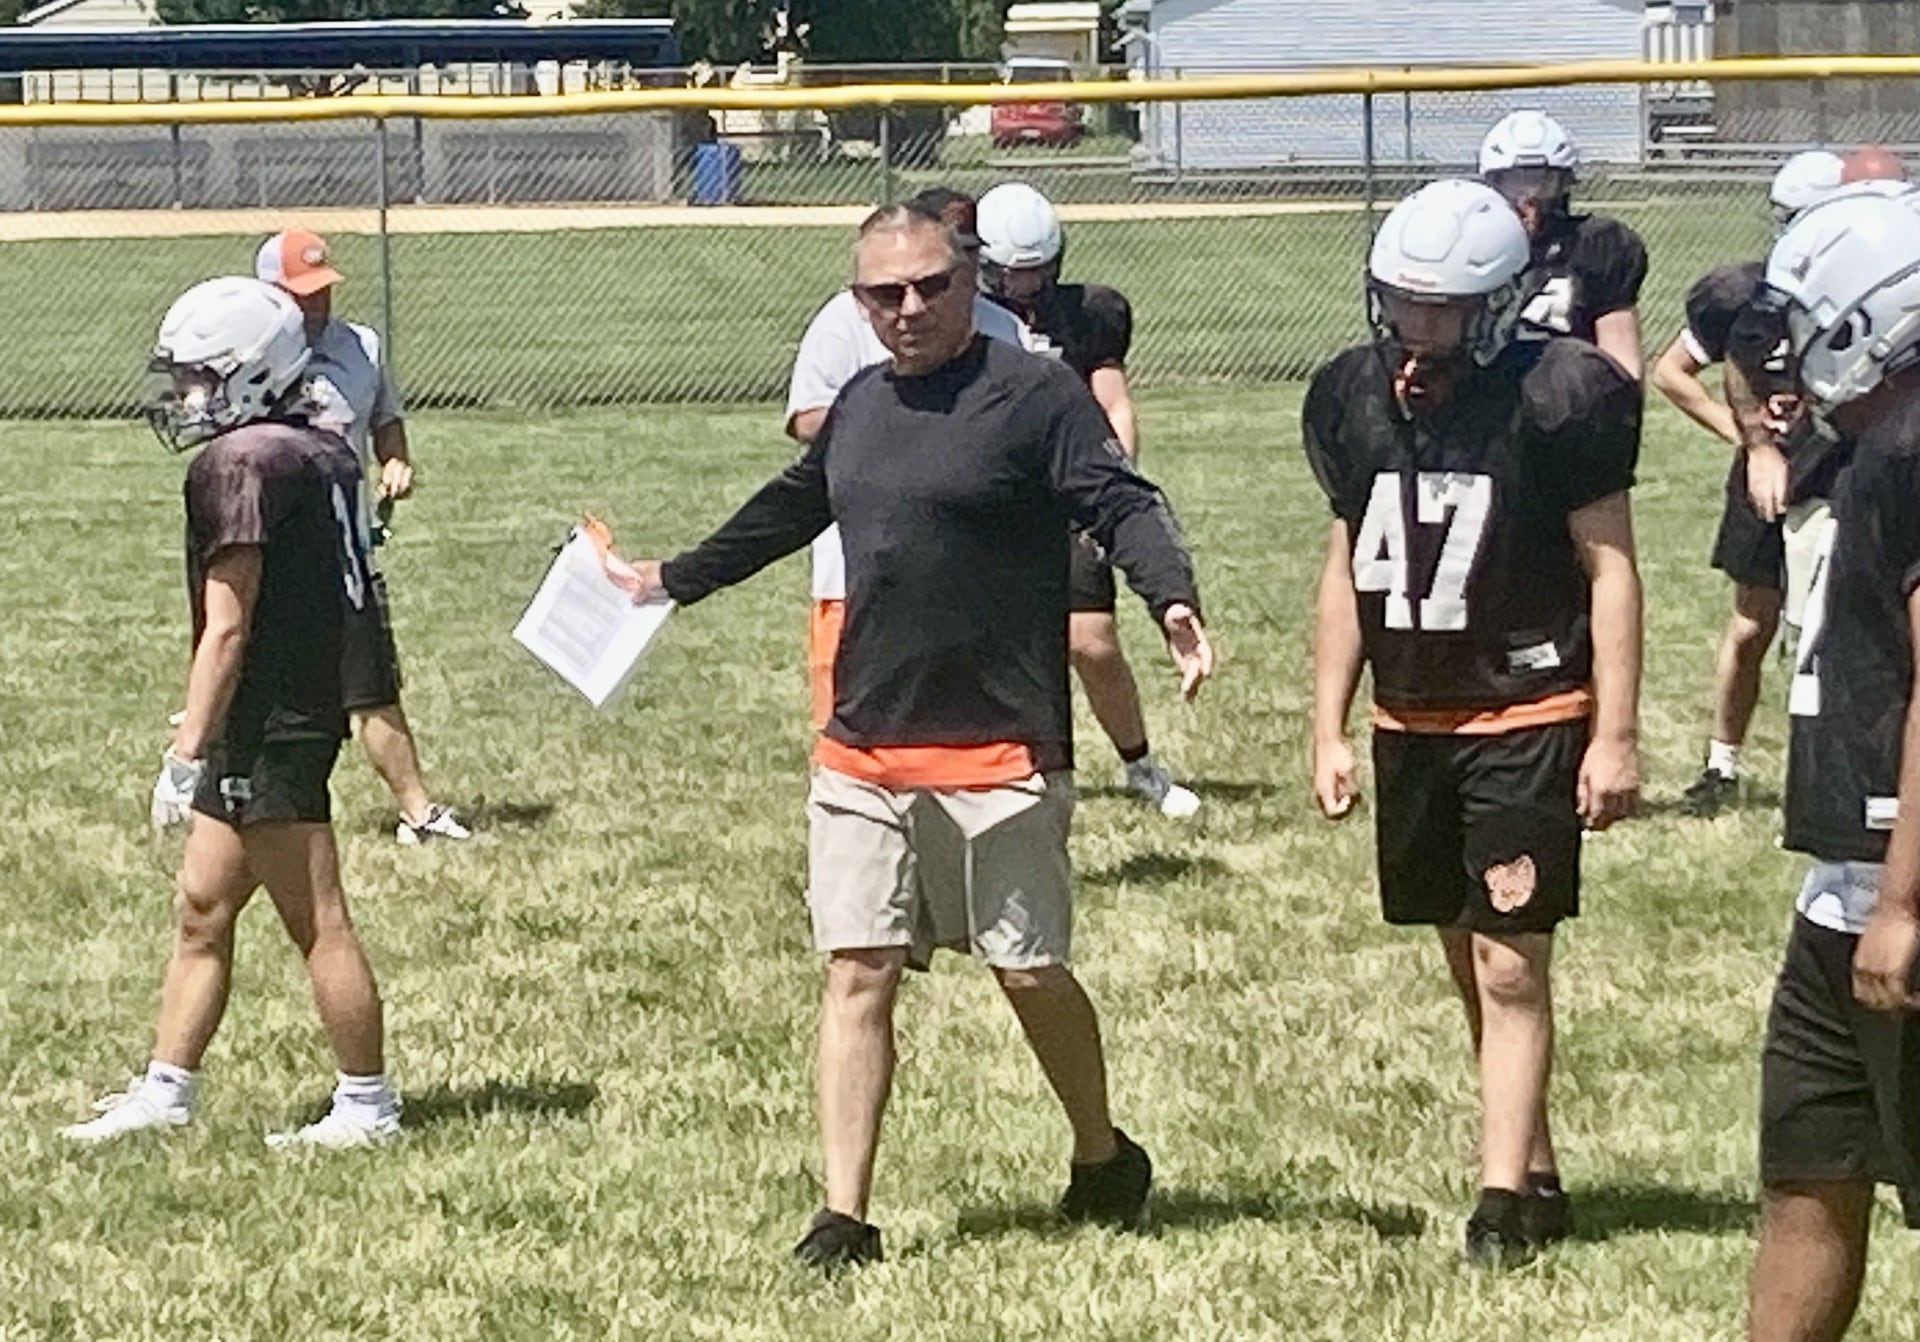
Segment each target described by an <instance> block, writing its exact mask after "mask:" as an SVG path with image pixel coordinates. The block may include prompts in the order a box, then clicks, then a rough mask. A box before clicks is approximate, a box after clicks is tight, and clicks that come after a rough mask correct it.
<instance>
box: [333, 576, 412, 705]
mask: <svg viewBox="0 0 1920 1342" xmlns="http://www.w3.org/2000/svg"><path fill="white" fill-rule="evenodd" d="M340 700H341V703H342V705H343V706H344V707H345V708H346V710H347V711H348V712H349V713H354V712H358V711H359V710H361V709H363V708H385V707H386V706H387V705H388V704H397V703H399V702H400V654H399V652H398V650H396V649H395V648H394V646H393V623H392V621H391V620H390V619H388V617H387V580H386V578H385V576H384V575H382V574H379V573H376V574H374V575H373V586H372V587H371V588H370V589H369V590H368V592H367V601H366V604H365V605H364V606H362V607H361V608H360V609H359V610H349V611H348V612H347V618H346V622H345V627H344V628H343V629H342V630H341V635H340Z"/></svg>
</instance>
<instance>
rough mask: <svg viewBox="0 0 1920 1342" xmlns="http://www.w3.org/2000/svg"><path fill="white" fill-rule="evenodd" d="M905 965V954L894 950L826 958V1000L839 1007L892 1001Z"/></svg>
mask: <svg viewBox="0 0 1920 1342" xmlns="http://www.w3.org/2000/svg"><path fill="white" fill-rule="evenodd" d="M905 965H906V953H905V952H904V951H899V950H894V949H892V948H885V949H880V948H871V949H862V950H846V951H835V952H833V953H832V954H831V955H829V956H828V957H827V983H826V995H827V1000H828V1001H829V1002H832V1003H835V1004H837V1005H840V1006H870V1005H873V1004H876V1003H879V1002H882V1001H885V1000H890V999H891V998H892V996H893V991H894V989H895V988H896V987H897V986H898V985H899V983H900V974H901V971H902V969H904V968H905Z"/></svg>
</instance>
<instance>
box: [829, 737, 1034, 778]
mask: <svg viewBox="0 0 1920 1342" xmlns="http://www.w3.org/2000/svg"><path fill="white" fill-rule="evenodd" d="M813 762H814V763H815V764H817V765H819V766H820V767H821V768H823V769H832V770H833V771H834V772H835V773H843V774H847V775H849V776H850V777H853V778H858V779H861V780H862V781H864V782H868V783H878V784H879V785H880V786H881V787H887V788H893V789H895V790H898V791H910V790H913V789H916V788H927V789H933V790H945V789H953V788H977V787H1000V786H1002V785H1003V784H1006V783H1017V782H1019V781H1020V780H1021V779H1023V778H1031V777H1032V776H1033V775H1034V773H1035V772H1036V770H1035V769H1034V765H1033V752H1032V751H1031V750H1029V749H1027V747H1025V746H1023V745H1020V744H1018V743H1016V742H1013V741H995V742H992V743H990V744H987V745H979V746H875V747H874V748H873V749H871V750H862V749H861V748H860V747H858V746H850V745H848V744H847V743H846V742H844V741H836V740H834V739H833V738H832V737H831V736H822V737H820V738H819V739H818V740H817V741H815V742H814V745H813Z"/></svg>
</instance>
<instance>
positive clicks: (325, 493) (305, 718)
mask: <svg viewBox="0 0 1920 1342" xmlns="http://www.w3.org/2000/svg"><path fill="white" fill-rule="evenodd" d="M359 489H360V462H359V459H358V457H356V456H355V455H354V451H353V449H352V448H351V447H349V446H348V445H347V443H346V442H345V441H344V440H343V439H340V438H337V437H335V436H334V435H332V434H330V433H323V432H321V431H319V430H317V429H310V428H305V427H301V426H296V425H292V424H277V423H254V424H248V425H244V426H243V427H241V428H238V429H234V430H231V431H230V432H227V433H224V434H222V435H220V437H218V438H215V439H214V440H213V441H212V442H210V443H208V444H207V446H206V447H204V448H203V449H201V451H200V454H199V456H197V457H195V458H194V461H193V464H192V465H191V466H189V467H188V468H187V479H186V486H185V491H186V504H187V588H188V594H189V600H190V602H191V605H192V611H193V639H194V643H195V645H196V646H198V644H199V641H200V635H201V633H202V632H203V631H204V629H205V628H206V609H205V604H204V598H205V593H204V587H205V579H206V572H207V568H208V566H209V565H210V564H211V563H212V562H213V560H214V558H215V557H216V556H218V555H219V554H220V552H221V551H223V550H227V549H230V548H232V547H234V546H238V545H251V546H258V547H259V548H260V551H261V570H260V590H259V593H258V595H257V596H256V598H255V601H254V607H253V622H252V625H251V627H250V628H249V630H248V634H247V644H246V650H245V653H244V655H243V657H242V660H241V665H240V683H239V686H238V687H237V688H236V690H235V691H234V696H233V702H232V704H231V706H230V707H229V708H228V710H227V717H226V721H225V723H224V724H223V725H222V726H221V729H220V731H219V734H218V740H219V741H220V742H221V743H222V744H225V745H226V746H228V747H229V748H231V749H234V750H237V751H247V750H251V749H253V748H255V747H257V746H259V745H262V744H267V743H271V742H277V741H301V740H339V739H341V738H342V737H344V736H345V735H346V730H347V719H346V713H345V710H344V709H343V708H342V706H341V694H340V637H341V627H342V623H343V621H344V619H345V616H346V611H347V608H348V607H349V606H353V607H359V606H361V605H362V604H364V603H365V602H366V601H369V600H371V599H372V596H371V594H370V592H369V591H368V588H369V586H370V583H371V577H370V567H369V565H368V562H367V555H366V550H365V546H364V543H363V541H362V539H361V534H360V526H359V514H358V511H357V508H358V505H357V502H356V500H357V499H358V498H359Z"/></svg>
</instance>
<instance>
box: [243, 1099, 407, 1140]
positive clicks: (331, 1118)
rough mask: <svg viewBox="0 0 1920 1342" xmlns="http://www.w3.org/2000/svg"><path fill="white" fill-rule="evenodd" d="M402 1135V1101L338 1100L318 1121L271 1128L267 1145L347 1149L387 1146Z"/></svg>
mask: <svg viewBox="0 0 1920 1342" xmlns="http://www.w3.org/2000/svg"><path fill="white" fill-rule="evenodd" d="M399 1137H400V1102H399V1101H398V1100H395V1101H394V1102H393V1104H392V1105H391V1106H384V1105H383V1106H382V1107H380V1108H378V1109H375V1108H372V1107H371V1106H368V1105H362V1104H336V1105H334V1106H333V1108H331V1109H329V1110H327V1116H326V1117H325V1118H323V1119H321V1120H320V1121H319V1122H317V1123H309V1124H307V1126H306V1127H304V1128H296V1129H295V1130H294V1131H292V1132H270V1133H268V1134H267V1145H268V1146H270V1147H272V1148H273V1149H274V1150H276V1151H294V1150H299V1149H302V1148H307V1147H313V1148H318V1149H320V1150H325V1151H345V1150H350V1149H352V1148H354V1147H362V1146H384V1145H386V1144H387V1143H388V1142H391V1141H397V1140H398V1139H399Z"/></svg>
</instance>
